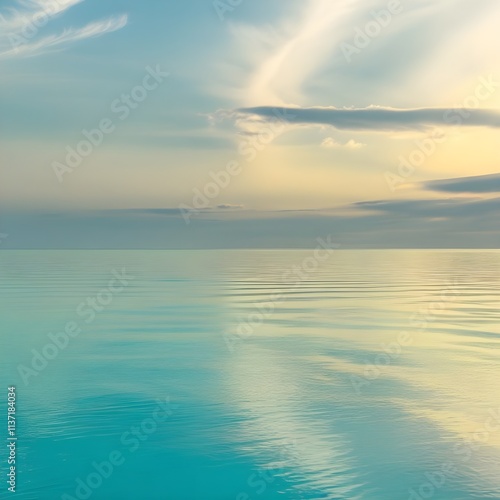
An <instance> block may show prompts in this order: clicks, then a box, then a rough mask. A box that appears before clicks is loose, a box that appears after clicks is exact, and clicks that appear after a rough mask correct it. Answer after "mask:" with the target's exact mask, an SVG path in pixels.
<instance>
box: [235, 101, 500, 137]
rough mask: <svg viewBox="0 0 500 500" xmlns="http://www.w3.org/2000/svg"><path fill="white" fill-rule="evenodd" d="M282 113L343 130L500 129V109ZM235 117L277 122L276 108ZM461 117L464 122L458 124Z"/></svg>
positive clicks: (248, 110) (257, 109)
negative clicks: (468, 127) (459, 125)
mask: <svg viewBox="0 0 500 500" xmlns="http://www.w3.org/2000/svg"><path fill="white" fill-rule="evenodd" d="M280 109H281V110H282V111H283V112H286V113H288V114H289V115H290V116H293V118H291V119H290V120H289V121H290V123H291V124H296V125H318V126H324V125H330V126H332V127H334V128H336V129H339V130H359V131H389V132H397V131H409V130H421V131H424V130H426V129H429V128H432V127H436V126H441V127H445V126H456V125H457V124H459V123H460V124H462V125H463V126H470V127H492V128H498V127H500V110H497V109H476V110H468V109H457V110H453V109H447V108H415V109H397V108H389V107H382V106H369V107H367V108H336V107H310V108H295V107H285V108H280ZM234 115H235V116H236V117H237V118H240V119H242V118H245V117H247V118H250V119H252V118H253V119H255V118H256V117H257V118H260V119H262V120H264V121H269V120H273V119H275V116H276V108H275V107H272V106H258V107H252V108H240V109H238V110H236V111H235V113H234ZM460 117H462V118H461V120H460V121H458V120H459V118H460Z"/></svg>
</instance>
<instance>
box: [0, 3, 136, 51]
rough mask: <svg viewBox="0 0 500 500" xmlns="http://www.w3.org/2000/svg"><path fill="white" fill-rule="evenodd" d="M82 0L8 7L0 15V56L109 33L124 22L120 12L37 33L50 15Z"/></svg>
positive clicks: (54, 46) (126, 20)
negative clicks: (77, 25)
mask: <svg viewBox="0 0 500 500" xmlns="http://www.w3.org/2000/svg"><path fill="white" fill-rule="evenodd" d="M82 1H83V0H57V1H55V0H36V1H33V2H29V3H27V4H25V3H23V4H22V5H24V6H28V7H29V8H28V9H26V8H25V9H24V10H23V11H21V10H17V9H14V8H12V9H11V10H9V11H8V12H9V14H8V15H7V16H6V15H2V17H1V19H2V21H3V22H2V25H3V31H4V33H5V35H4V37H3V39H2V40H0V58H9V57H16V56H21V57H22V56H34V55H39V54H42V53H44V52H46V51H48V50H52V49H58V48H61V47H62V46H66V45H68V44H71V43H74V42H77V41H80V40H85V39H88V38H95V37H98V36H102V35H105V34H107V33H112V32H113V31H117V30H119V29H121V28H123V27H124V26H126V24H127V22H128V16H127V15H126V14H122V15H119V16H113V17H111V18H108V19H101V20H98V21H94V22H92V23H89V24H87V25H85V26H83V27H81V28H73V27H71V28H66V29H65V30H63V31H62V33H59V34H52V35H48V36H45V37H42V38H40V37H38V28H39V27H43V26H45V24H46V23H47V22H48V21H49V20H50V18H52V17H54V16H56V15H59V14H61V13H63V12H65V11H66V10H67V9H69V8H70V7H73V6H74V5H76V4H78V3H81V2H82Z"/></svg>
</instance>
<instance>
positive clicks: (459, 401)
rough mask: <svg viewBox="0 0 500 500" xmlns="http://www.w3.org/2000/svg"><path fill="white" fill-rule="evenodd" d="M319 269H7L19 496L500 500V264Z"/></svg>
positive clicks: (240, 262)
mask: <svg viewBox="0 0 500 500" xmlns="http://www.w3.org/2000/svg"><path fill="white" fill-rule="evenodd" d="M311 256H313V252H312V251H308V250H303V251H302V250H301V251H291V250H290V251H282V250H276V251H192V252H181V251H165V252H163V251H144V252H141V251H125V252H119V251H102V252H101V251H84V252H80V251H67V252H66V251H42V252H37V251H26V252H11V251H2V252H0V313H1V317H2V322H1V328H2V333H1V363H2V383H3V390H4V392H5V397H4V398H3V399H2V411H3V412H4V414H5V411H6V406H5V400H6V388H7V386H8V385H15V386H16V387H17V397H18V402H17V411H18V418H19V420H18V449H17V453H18V464H17V465H18V476H17V481H18V483H17V493H16V494H15V495H10V494H9V495H8V494H7V493H8V492H7V491H6V487H7V485H6V481H5V477H6V476H5V474H6V469H5V463H6V449H4V452H2V454H3V455H2V456H3V458H2V460H1V465H2V467H3V468H2V478H3V479H2V490H1V492H0V497H1V498H4V497H5V498H18V499H20V500H21V499H22V500H26V499H37V500H46V499H47V500H55V499H59V498H66V500H67V499H68V498H90V499H92V500H93V499H103V500H115V499H117V500H118V499H119V500H127V499H130V500H142V499H145V500H155V499H162V500H167V499H172V500H181V499H200V500H211V499H214V500H225V499H228V500H251V499H262V500H271V499H347V500H356V499H363V500H365V499H366V500H397V499H402V500H407V499H411V500H420V499H427V498H434V499H446V500H470V499H500V383H499V380H500V350H499V348H500V342H499V341H500V314H499V309H498V306H499V299H500V289H499V285H500V280H499V277H500V273H499V271H500V268H499V264H500V252H496V251H348V250H339V251H335V252H334V253H333V254H332V255H330V256H329V258H328V259H325V260H323V261H322V262H320V263H318V266H317V268H315V266H316V263H315V262H314V261H313V260H312V258H311ZM308 258H309V259H308ZM305 259H306V260H305ZM307 259H308V260H307ZM294 266H298V268H297V267H294ZM303 266H305V267H306V268H307V269H306V270H304V268H303ZM314 268H315V269H314ZM123 269H125V272H126V275H127V276H131V277H133V279H130V278H128V277H127V278H123V279H124V281H125V282H126V283H125V284H124V285H123V289H122V290H120V289H121V286H119V283H118V282H115V283H113V285H114V286H113V290H111V291H110V289H109V283H110V280H111V279H112V278H113V270H116V271H119V272H120V273H121V272H122V270H123ZM297 269H298V270H297ZM103 290H104V292H103ZM99 294H100V295H99ZM87 301H90V302H88V303H87ZM92 301H95V302H92ZM82 303H83V305H80V304H82ZM89 304H90V305H89ZM92 304H94V305H92ZM72 322H74V323H76V326H77V327H78V328H79V329H81V333H80V334H78V335H77V336H74V337H72V338H69V337H68V339H70V341H69V343H68V345H67V346H66V347H64V348H60V349H59V348H54V347H50V346H49V347H47V346H48V345H49V343H52V341H51V340H50V338H49V336H48V335H49V334H51V333H52V334H54V335H57V334H60V332H62V331H63V330H64V329H65V325H66V324H67V323H69V324H70V325H71V323H72ZM54 335H53V336H52V337H53V338H55V337H54ZM58 338H60V339H62V338H64V336H63V335H60V336H59V337H58ZM60 342H63V341H62V340H60ZM61 345H63V344H61ZM33 350H34V351H33ZM42 352H44V353H45V354H46V355H47V357H50V358H52V359H48V360H47V359H42V358H41V356H42V354H40V357H38V358H37V359H38V360H37V359H35V362H34V366H32V363H33V357H34V356H35V358H36V357H37V354H36V353H42ZM45 363H46V366H43V365H44V364H45ZM20 365H21V368H20ZM29 370H32V371H29ZM160 403H161V404H162V406H163V410H162V411H160V409H159V405H160ZM2 436H5V432H4V431H2ZM110 454H114V455H113V456H114V457H115V458H116V457H121V458H120V460H119V462H120V463H119V465H116V464H115V465H114V466H113V470H112V471H110V470H109V468H106V464H105V465H104V466H101V473H100V474H98V473H96V466H97V467H98V468H99V467H100V465H99V464H101V465H102V463H103V462H105V461H109V459H110ZM102 467H104V469H103V468H102ZM103 471H104V472H103ZM89 475H90V476H89ZM106 476H107V477H106ZM87 483H90V485H91V486H90V489H89V486H88V484H87ZM82 484H83V486H82ZM77 488H80V490H78V491H77ZM64 494H66V495H68V496H66V497H64V496H63V495H64Z"/></svg>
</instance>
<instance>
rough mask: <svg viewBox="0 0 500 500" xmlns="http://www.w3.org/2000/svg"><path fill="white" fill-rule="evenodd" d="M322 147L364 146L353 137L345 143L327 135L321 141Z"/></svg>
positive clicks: (352, 147) (355, 147)
mask: <svg viewBox="0 0 500 500" xmlns="http://www.w3.org/2000/svg"><path fill="white" fill-rule="evenodd" d="M321 146H323V147H324V148H346V149H361V148H364V147H365V146H366V144H362V143H361V142H356V141H355V140H354V139H350V140H348V141H347V142H346V143H345V144H342V143H340V142H338V141H336V140H335V139H334V138H333V137H327V138H326V139H324V140H323V142H322V143H321Z"/></svg>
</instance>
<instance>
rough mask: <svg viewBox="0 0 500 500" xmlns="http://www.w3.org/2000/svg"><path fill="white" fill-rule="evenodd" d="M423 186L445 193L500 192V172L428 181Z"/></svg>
mask: <svg viewBox="0 0 500 500" xmlns="http://www.w3.org/2000/svg"><path fill="white" fill-rule="evenodd" d="M421 186H422V187H423V188H424V189H427V190H429V191H437V192H444V193H500V173H499V174H490V175H475V176H471V177H458V178H455V179H440V180H437V181H427V182H424V183H422V184H421Z"/></svg>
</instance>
